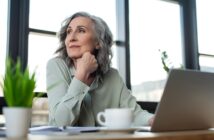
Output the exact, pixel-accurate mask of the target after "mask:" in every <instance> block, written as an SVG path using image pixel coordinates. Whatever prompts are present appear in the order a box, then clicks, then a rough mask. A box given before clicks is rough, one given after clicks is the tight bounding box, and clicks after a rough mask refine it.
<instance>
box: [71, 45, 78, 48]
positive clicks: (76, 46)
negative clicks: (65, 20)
mask: <svg viewBox="0 0 214 140" xmlns="http://www.w3.org/2000/svg"><path fill="white" fill-rule="evenodd" d="M78 47H80V46H79V45H70V46H69V48H78Z"/></svg>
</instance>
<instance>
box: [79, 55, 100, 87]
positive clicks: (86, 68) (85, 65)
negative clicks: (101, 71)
mask: <svg viewBox="0 0 214 140" xmlns="http://www.w3.org/2000/svg"><path fill="white" fill-rule="evenodd" d="M97 68H98V64H97V60H96V58H95V56H94V55H92V54H91V53H90V52H85V53H84V54H83V55H82V57H81V58H78V59H76V73H75V77H76V78H77V79H79V80H81V81H82V82H84V83H86V84H87V85H90V84H91V83H92V82H93V79H94V78H91V77H90V75H91V73H93V72H94V71H96V70H97Z"/></svg>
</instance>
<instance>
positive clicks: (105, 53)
mask: <svg viewBox="0 0 214 140" xmlns="http://www.w3.org/2000/svg"><path fill="white" fill-rule="evenodd" d="M76 17H86V18H89V19H91V21H92V23H93V24H94V30H95V37H96V40H97V41H98V43H99V46H100V48H99V49H96V50H95V57H96V59H97V63H98V69H97V71H96V73H97V74H100V75H103V74H105V73H106V72H107V71H108V70H109V69H110V65H111V59H112V51H111V46H112V45H113V36H112V33H111V31H110V29H109V27H108V25H107V24H106V22H105V21H104V20H103V19H101V18H99V17H97V16H94V15H90V14H88V13H86V12H77V13H75V14H73V15H72V16H70V17H68V18H67V19H65V20H64V21H63V23H62V26H61V29H60V31H59V33H58V38H59V41H60V45H59V48H58V49H57V50H56V53H58V54H59V55H58V56H59V57H61V58H62V59H64V60H65V62H66V63H67V64H68V65H69V66H73V61H72V59H70V58H69V57H68V54H67V51H66V46H65V39H66V36H67V33H66V30H67V28H68V25H69V23H70V22H71V21H72V20H73V19H74V18H76Z"/></svg>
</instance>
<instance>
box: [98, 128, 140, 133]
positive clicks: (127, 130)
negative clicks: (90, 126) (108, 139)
mask: <svg viewBox="0 0 214 140" xmlns="http://www.w3.org/2000/svg"><path fill="white" fill-rule="evenodd" d="M138 129H139V128H134V127H131V128H118V129H113V128H106V127H105V128H101V129H100V130H99V132H104V133H134V132H135V131H136V130H138Z"/></svg>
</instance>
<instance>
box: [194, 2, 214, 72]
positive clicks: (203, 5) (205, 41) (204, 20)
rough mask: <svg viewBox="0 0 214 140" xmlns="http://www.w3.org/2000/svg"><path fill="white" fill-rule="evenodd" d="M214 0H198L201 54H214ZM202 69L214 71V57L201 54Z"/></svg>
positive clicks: (199, 46)
mask: <svg viewBox="0 0 214 140" xmlns="http://www.w3.org/2000/svg"><path fill="white" fill-rule="evenodd" d="M213 6H214V1H213V0H197V1H196V9H197V26H198V48H199V54H207V55H214V47H213V46H214V40H213V34H214V26H213V25H214V17H213V14H212V13H213V12H214V9H213ZM199 59H200V61H199V62H200V63H199V65H200V69H201V70H202V71H212V72H214V63H213V57H207V56H201V57H199Z"/></svg>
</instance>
